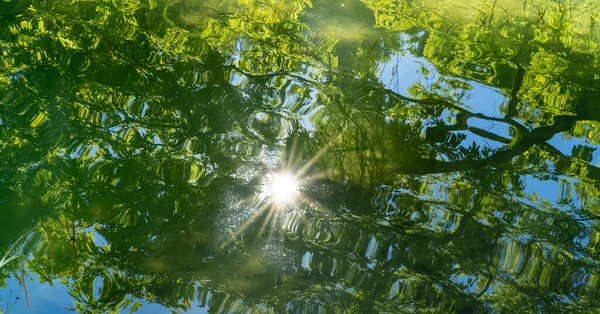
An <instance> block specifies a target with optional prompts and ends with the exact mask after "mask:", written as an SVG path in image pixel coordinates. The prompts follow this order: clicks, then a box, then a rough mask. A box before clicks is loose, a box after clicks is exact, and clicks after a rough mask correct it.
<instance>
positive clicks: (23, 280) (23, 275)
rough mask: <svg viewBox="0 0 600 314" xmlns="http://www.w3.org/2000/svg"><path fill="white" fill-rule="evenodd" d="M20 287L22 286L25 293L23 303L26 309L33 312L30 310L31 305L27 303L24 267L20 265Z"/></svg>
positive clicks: (27, 294)
mask: <svg viewBox="0 0 600 314" xmlns="http://www.w3.org/2000/svg"><path fill="white" fill-rule="evenodd" d="M21 285H23V290H24V291H25V302H26V303H27V308H29V311H30V312H31V311H33V309H32V308H31V303H29V292H28V291H27V285H26V284H25V266H24V265H23V264H21Z"/></svg>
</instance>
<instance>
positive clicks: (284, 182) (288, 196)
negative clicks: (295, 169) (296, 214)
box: [268, 173, 298, 205]
mask: <svg viewBox="0 0 600 314" xmlns="http://www.w3.org/2000/svg"><path fill="white" fill-rule="evenodd" d="M268 194H269V197H270V198H271V201H272V202H273V203H275V204H277V205H285V204H290V203H293V201H294V199H295V198H296V196H297V194H298V183H297V180H296V178H295V177H294V176H292V175H291V174H289V173H277V174H274V175H273V178H272V180H271V183H270V186H269V191H268Z"/></svg>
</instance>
